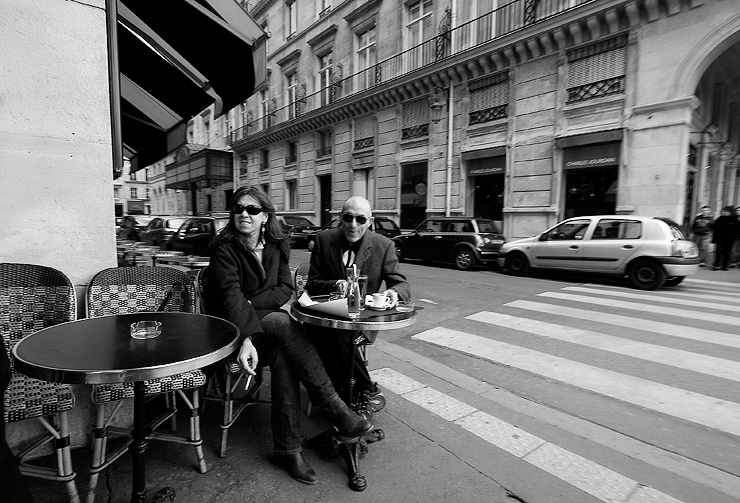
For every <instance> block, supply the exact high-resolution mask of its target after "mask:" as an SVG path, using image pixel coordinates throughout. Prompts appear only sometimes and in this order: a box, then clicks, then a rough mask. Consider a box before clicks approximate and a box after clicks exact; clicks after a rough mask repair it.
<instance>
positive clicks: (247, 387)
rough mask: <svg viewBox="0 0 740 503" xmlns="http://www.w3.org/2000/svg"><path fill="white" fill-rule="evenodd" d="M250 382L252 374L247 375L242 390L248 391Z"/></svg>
mask: <svg viewBox="0 0 740 503" xmlns="http://www.w3.org/2000/svg"><path fill="white" fill-rule="evenodd" d="M251 382H252V375H251V374H250V375H248V376H247V385H246V386H244V391H249V384H250V383H251Z"/></svg>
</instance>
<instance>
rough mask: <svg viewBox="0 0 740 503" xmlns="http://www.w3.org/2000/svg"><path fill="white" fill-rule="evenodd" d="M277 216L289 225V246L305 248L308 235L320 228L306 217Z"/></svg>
mask: <svg viewBox="0 0 740 503" xmlns="http://www.w3.org/2000/svg"><path fill="white" fill-rule="evenodd" d="M278 218H279V219H282V222H284V223H285V225H287V226H289V235H290V246H292V247H293V248H305V247H306V245H307V243H308V236H309V235H312V234H315V233H316V232H317V231H318V230H319V229H321V227H319V226H318V225H314V223H313V222H311V221H310V220H309V219H308V218H306V217H299V216H296V215H280V216H279V217H278Z"/></svg>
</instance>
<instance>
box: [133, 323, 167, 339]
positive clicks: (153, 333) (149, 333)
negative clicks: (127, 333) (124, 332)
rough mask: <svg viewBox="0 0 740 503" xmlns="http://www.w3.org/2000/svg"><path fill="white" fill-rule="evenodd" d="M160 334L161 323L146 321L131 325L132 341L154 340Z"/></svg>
mask: <svg viewBox="0 0 740 503" xmlns="http://www.w3.org/2000/svg"><path fill="white" fill-rule="evenodd" d="M161 333H162V322H161V321H152V320H146V321H137V322H136V323H132V324H131V337H133V338H134V339H154V338H155V337H157V336H159V334H161Z"/></svg>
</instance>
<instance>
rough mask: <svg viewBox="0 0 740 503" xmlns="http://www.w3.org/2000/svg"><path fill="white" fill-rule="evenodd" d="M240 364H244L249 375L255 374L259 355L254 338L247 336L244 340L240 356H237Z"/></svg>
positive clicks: (243, 366)
mask: <svg viewBox="0 0 740 503" xmlns="http://www.w3.org/2000/svg"><path fill="white" fill-rule="evenodd" d="M237 361H238V362H239V365H241V366H242V368H243V369H244V371H245V372H246V373H247V374H249V375H255V374H256V372H255V371H254V369H256V368H257V363H259V358H258V357H257V349H256V348H255V347H254V344H252V339H250V338H249V337H247V338H246V339H244V342H242V347H241V348H240V349H239V356H238V357H237Z"/></svg>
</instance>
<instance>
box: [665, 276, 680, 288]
mask: <svg viewBox="0 0 740 503" xmlns="http://www.w3.org/2000/svg"><path fill="white" fill-rule="evenodd" d="M684 278H685V276H671V277H670V278H667V279H666V280H665V283H663V286H676V285H680V284H681V282H682V281H683V279H684Z"/></svg>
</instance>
